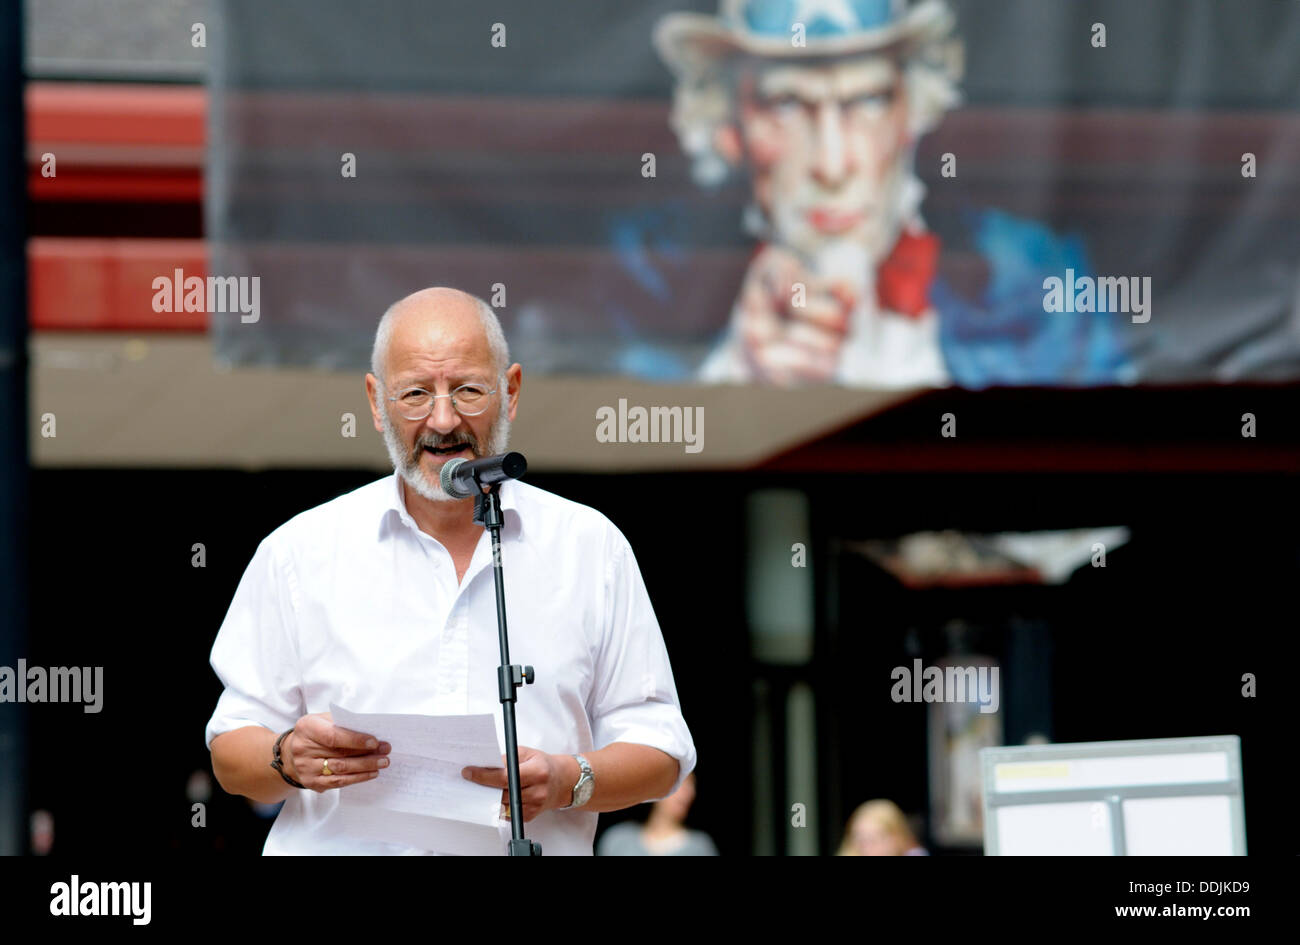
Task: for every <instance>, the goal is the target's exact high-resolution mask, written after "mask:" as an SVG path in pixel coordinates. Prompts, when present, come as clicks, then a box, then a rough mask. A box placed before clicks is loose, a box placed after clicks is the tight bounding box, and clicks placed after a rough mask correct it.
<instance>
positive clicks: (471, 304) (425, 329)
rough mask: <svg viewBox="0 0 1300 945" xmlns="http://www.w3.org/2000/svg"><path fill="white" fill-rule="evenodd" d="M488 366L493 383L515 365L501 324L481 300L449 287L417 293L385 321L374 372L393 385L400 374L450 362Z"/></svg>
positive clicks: (394, 306)
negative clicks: (396, 376) (476, 363)
mask: <svg viewBox="0 0 1300 945" xmlns="http://www.w3.org/2000/svg"><path fill="white" fill-rule="evenodd" d="M449 359H450V360H455V361H458V362H466V361H469V362H482V363H483V367H484V368H485V370H486V371H488V372H490V375H491V377H492V378H497V377H499V376H500V375H501V374H503V373H504V372H505V370H506V367H507V365H509V363H510V353H509V349H508V348H507V346H506V338H505V334H504V333H503V332H502V331H501V322H500V321H498V320H497V316H496V312H494V311H492V307H491V306H490V305H488V304H487V303H486V302H484V301H483V300H482V299H480V298H478V297H477V296H473V295H470V294H469V293H468V292H462V291H461V290H460V289H453V288H449V287H446V286H436V287H434V288H429V289H421V290H420V291H418V292H413V293H411V294H410V295H408V296H406V298H404V299H399V300H398V301H397V302H394V303H393V304H392V305H391V306H389V308H388V311H386V312H384V315H383V318H381V319H380V320H379V327H378V328H377V329H376V331H375V344H374V348H373V349H372V351H371V355H370V371H371V373H372V374H374V375H375V377H377V378H379V380H380V382H381V383H383V384H387V383H388V382H389V380H390V379H391V378H392V377H394V376H395V375H397V374H400V373H402V372H403V371H405V370H408V369H418V368H419V367H420V366H427V365H429V364H437V363H439V362H441V361H445V360H449Z"/></svg>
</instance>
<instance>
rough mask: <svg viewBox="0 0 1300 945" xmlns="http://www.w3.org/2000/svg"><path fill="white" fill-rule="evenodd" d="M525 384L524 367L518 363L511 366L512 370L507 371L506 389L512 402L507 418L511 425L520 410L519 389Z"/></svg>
mask: <svg viewBox="0 0 1300 945" xmlns="http://www.w3.org/2000/svg"><path fill="white" fill-rule="evenodd" d="M523 383H524V369H523V366H522V365H520V364H518V363H515V364H512V365H510V369H509V370H508V371H506V389H507V391H508V393H507V397H508V398H509V400H510V407H509V408H508V409H509V411H510V412H509V414H507V416H509V417H510V422H511V423H514V422H515V411H516V410H518V409H519V388H520V387H522V386H523Z"/></svg>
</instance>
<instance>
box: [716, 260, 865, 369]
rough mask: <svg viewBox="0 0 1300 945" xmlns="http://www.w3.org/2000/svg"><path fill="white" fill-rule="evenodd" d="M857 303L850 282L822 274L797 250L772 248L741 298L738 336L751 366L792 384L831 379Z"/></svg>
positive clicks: (753, 271) (752, 271) (752, 269)
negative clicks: (817, 273)
mask: <svg viewBox="0 0 1300 945" xmlns="http://www.w3.org/2000/svg"><path fill="white" fill-rule="evenodd" d="M797 286H802V289H799V290H798V291H796V290H797ZM800 303H802V304H800ZM856 304H857V293H856V292H855V291H854V289H853V287H852V286H851V285H850V284H849V283H847V282H842V281H832V280H829V279H827V278H825V277H822V276H818V275H816V274H815V273H813V272H812V270H810V269H809V268H808V267H807V266H805V265H804V264H803V263H802V262H801V261H800V260H799V258H798V257H797V256H795V255H794V254H793V253H791V252H789V251H787V250H783V249H778V248H776V247H772V246H769V247H766V248H765V249H763V250H762V251H761V252H760V253H759V254H758V256H757V257H756V258H755V259H754V261H753V262H752V263H751V264H750V266H749V270H748V271H747V272H746V274H745V281H744V283H743V284H742V286H741V289H740V297H739V299H738V301H737V312H736V317H737V319H738V320H737V323H736V325H735V330H736V337H737V340H738V341H739V343H740V347H741V350H742V351H743V353H744V357H745V361H746V363H747V365H748V366H749V369H750V370H751V371H752V372H753V373H754V374H755V375H756V377H757V378H758V379H761V380H764V381H770V382H772V383H776V384H781V385H786V386H789V385H794V384H798V383H801V382H820V381H829V380H831V379H832V378H833V377H834V375H835V371H836V368H837V367H838V365H839V354H840V348H841V347H842V346H843V344H844V339H845V336H846V335H847V333H848V328H849V316H850V314H851V313H852V311H853V307H854V305H856Z"/></svg>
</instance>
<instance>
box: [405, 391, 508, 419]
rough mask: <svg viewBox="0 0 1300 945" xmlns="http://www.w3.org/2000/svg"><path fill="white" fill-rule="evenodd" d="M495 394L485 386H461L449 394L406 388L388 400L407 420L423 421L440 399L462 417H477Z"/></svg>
mask: <svg viewBox="0 0 1300 945" xmlns="http://www.w3.org/2000/svg"><path fill="white" fill-rule="evenodd" d="M496 392H497V388H495V387H493V388H491V389H490V390H489V389H488V387H487V385H485V384H461V385H460V387H457V388H456V389H455V390H454V391H452V392H451V393H450V394H431V393H430V392H429V391H427V390H425V389H424V388H423V387H407V388H405V389H404V390H400V391H398V392H397V393H396V394H393V395H391V396H390V397H389V398H388V399H389V400H391V401H392V402H393V403H395V404H397V412H398V413H399V414H401V415H402V416H403V417H405V418H406V419H407V420H423V419H425V418H426V417H427V416H429V414H431V413H433V405H434V404H435V403H436V402H437V401H438V399H439V398H441V397H448V398H450V399H451V406H452V409H454V410H455V411H456V412H457V413H459V414H460V415H461V416H462V417H477V416H478V415H479V414H481V413H482V412H483V411H485V410H487V409H488V405H489V404H491V402H492V395H493V394H495V393H496Z"/></svg>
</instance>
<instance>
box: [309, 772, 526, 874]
mask: <svg viewBox="0 0 1300 945" xmlns="http://www.w3.org/2000/svg"><path fill="white" fill-rule="evenodd" d="M375 780H379V779H378V778H376V779H375ZM333 823H334V824H335V825H337V827H338V828H339V830H341V831H342V832H343V833H347V834H352V835H354V836H358V837H365V838H366V839H367V840H384V841H387V842H389V843H402V844H406V845H408V846H413V847H418V848H419V849H422V850H430V851H432V852H434V853H440V854H443V855H450V856H505V855H506V848H507V845H508V844H509V842H510V826H509V821H502V822H501V824H500V825H498V826H496V827H485V826H482V825H480V824H467V823H465V822H464V821H462V820H446V819H444V818H442V817H425V816H423V815H421V814H405V813H402V812H401V811H396V810H385V809H384V808H382V807H374V806H372V805H370V804H357V803H344V802H343V801H342V800H341V799H340V801H339V806H338V809H337V810H336V811H335V812H334V819H333Z"/></svg>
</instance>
